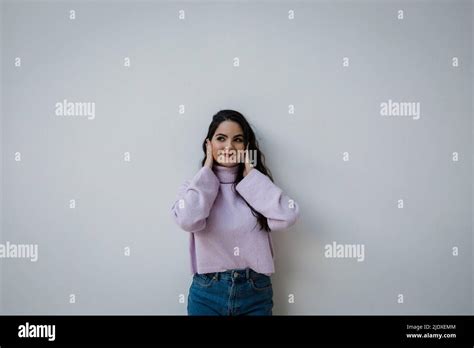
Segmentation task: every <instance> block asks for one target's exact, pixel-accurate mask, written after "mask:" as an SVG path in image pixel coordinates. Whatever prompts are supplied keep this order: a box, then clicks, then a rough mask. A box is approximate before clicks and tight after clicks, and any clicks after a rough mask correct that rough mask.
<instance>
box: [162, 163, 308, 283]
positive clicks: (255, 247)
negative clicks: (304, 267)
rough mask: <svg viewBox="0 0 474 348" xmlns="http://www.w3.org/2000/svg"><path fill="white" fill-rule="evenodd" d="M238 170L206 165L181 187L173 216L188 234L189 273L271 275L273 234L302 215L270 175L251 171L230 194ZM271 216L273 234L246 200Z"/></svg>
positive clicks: (272, 266)
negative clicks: (249, 271)
mask: <svg viewBox="0 0 474 348" xmlns="http://www.w3.org/2000/svg"><path fill="white" fill-rule="evenodd" d="M237 170H238V166H235V167H223V166H220V165H217V164H214V165H213V168H212V170H211V169H210V168H209V167H207V166H203V167H202V168H201V169H200V170H199V171H198V172H197V173H196V175H195V176H194V177H193V178H192V179H191V180H186V181H185V182H184V183H183V184H182V185H181V187H180V188H179V191H178V195H177V197H176V201H175V203H174V204H173V206H172V207H171V213H172V216H173V218H174V220H175V221H176V223H177V224H178V225H179V226H180V227H181V228H182V229H183V230H185V231H187V232H190V233H189V252H190V259H191V273H192V274H194V273H211V272H222V271H226V270H229V269H241V268H246V267H250V268H252V269H253V270H254V271H256V272H259V273H263V274H266V275H271V274H272V273H274V272H275V266H274V262H273V257H274V253H273V242H272V236H271V234H272V232H274V231H276V230H282V229H285V228H287V227H289V226H291V225H293V224H294V223H295V221H296V220H297V218H298V217H299V206H298V204H297V203H296V202H294V201H293V200H291V198H289V197H288V196H286V195H285V194H284V193H283V192H282V190H281V189H280V188H279V187H278V186H276V185H275V184H274V183H273V182H272V181H271V180H270V178H269V177H267V176H266V175H264V174H263V173H262V172H260V171H259V170H257V169H256V168H253V169H252V170H250V172H249V173H248V174H247V176H245V177H244V178H243V179H242V180H241V181H240V182H239V183H238V184H237V185H236V187H235V189H236V190H237V192H238V193H239V194H240V195H241V196H242V197H243V198H242V197H241V196H239V195H238V194H237V193H236V192H235V191H234V190H232V183H233V182H234V180H235V177H236V176H237ZM244 199H245V201H247V203H248V204H249V205H250V206H251V207H252V208H254V209H255V210H256V211H258V212H259V213H261V214H262V215H263V216H265V217H266V218H267V221H268V226H269V227H270V229H271V230H272V232H267V231H265V230H260V225H259V224H258V222H257V218H256V217H255V216H253V214H252V211H251V210H250V208H249V207H248V206H247V204H246V203H245V201H244Z"/></svg>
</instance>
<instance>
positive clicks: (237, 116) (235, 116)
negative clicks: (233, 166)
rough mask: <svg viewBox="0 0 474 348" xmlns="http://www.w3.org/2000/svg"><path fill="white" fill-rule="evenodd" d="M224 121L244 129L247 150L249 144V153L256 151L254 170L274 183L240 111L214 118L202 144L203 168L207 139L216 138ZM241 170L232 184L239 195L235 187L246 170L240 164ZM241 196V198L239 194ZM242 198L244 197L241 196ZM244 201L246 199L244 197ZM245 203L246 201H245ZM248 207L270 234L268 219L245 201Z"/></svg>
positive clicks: (231, 111) (230, 111) (225, 113)
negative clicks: (215, 134) (235, 123)
mask: <svg viewBox="0 0 474 348" xmlns="http://www.w3.org/2000/svg"><path fill="white" fill-rule="evenodd" d="M224 121H234V122H237V123H238V124H239V125H240V127H242V131H243V132H244V134H243V136H244V144H245V148H247V144H248V145H249V148H248V149H249V151H254V152H255V153H256V156H255V160H256V162H257V163H256V164H255V163H254V168H256V169H258V170H259V171H260V172H261V173H262V174H264V175H266V176H268V177H269V178H270V180H271V181H272V182H273V177H272V175H271V172H270V170H269V169H268V168H267V167H266V166H265V155H264V154H263V153H262V151H260V149H259V146H258V141H257V139H256V138H255V133H254V132H253V130H252V127H251V126H250V124H249V123H248V122H247V120H246V119H245V117H244V116H243V115H242V114H241V113H240V112H238V111H235V110H220V111H219V112H218V113H217V114H215V115H214V116H213V117H212V122H211V124H210V125H209V130H208V132H207V135H206V138H205V139H204V141H203V143H202V151H203V152H204V158H203V160H202V163H201V166H204V163H205V162H206V153H207V152H206V139H209V140H211V139H212V137H213V136H214V133H215V132H216V129H217V127H219V124H221V122H224ZM238 166H239V168H238V171H237V176H236V178H235V181H234V183H233V184H232V188H233V190H234V191H235V192H236V193H237V194H239V193H238V192H237V191H236V190H235V186H236V185H237V184H238V183H239V182H240V181H241V180H242V179H243V178H244V169H245V164H244V163H239V164H238ZM239 196H241V195H240V194H239ZM241 197H242V196H241ZM242 199H244V198H243V197H242ZM244 201H245V199H244ZM245 203H247V205H248V206H249V208H250V210H251V211H252V214H253V216H255V217H256V218H257V223H258V224H260V229H264V230H265V231H267V232H270V231H271V230H270V227H269V226H268V222H267V218H266V217H265V216H263V215H262V214H260V213H259V212H258V211H256V210H255V209H254V208H252V207H251V206H250V205H249V204H248V202H247V201H245Z"/></svg>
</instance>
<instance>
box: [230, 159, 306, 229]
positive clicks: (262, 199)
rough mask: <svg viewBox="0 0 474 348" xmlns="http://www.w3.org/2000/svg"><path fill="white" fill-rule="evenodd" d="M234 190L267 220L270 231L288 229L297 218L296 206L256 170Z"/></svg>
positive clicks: (298, 211) (297, 208) (298, 212)
mask: <svg viewBox="0 0 474 348" xmlns="http://www.w3.org/2000/svg"><path fill="white" fill-rule="evenodd" d="M235 188H236V190H237V191H238V192H239V193H240V195H241V196H242V197H243V198H244V199H245V200H246V201H247V203H248V204H249V205H250V206H251V207H252V208H254V209H255V210H256V211H258V212H259V213H260V214H262V215H263V216H265V217H266V218H267V221H268V227H270V229H271V230H272V231H275V230H283V229H285V228H288V227H290V226H291V225H293V224H294V223H295V222H296V220H297V219H298V217H299V214H300V209H299V206H298V204H297V203H296V202H295V201H294V200H292V199H291V198H290V197H288V196H287V195H285V194H284V193H283V191H282V190H281V189H280V188H279V187H278V186H276V185H275V184H274V183H273V182H272V181H271V180H270V178H269V177H268V176H266V175H265V174H263V173H262V172H260V171H259V170H258V169H256V168H253V169H252V170H251V171H250V172H249V173H248V174H247V176H245V177H244V178H243V179H242V180H241V181H240V182H239V183H238V184H237V186H236V187H235Z"/></svg>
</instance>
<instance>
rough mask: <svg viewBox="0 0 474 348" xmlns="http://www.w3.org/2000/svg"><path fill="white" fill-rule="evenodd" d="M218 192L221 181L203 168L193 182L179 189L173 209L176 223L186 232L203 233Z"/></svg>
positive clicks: (210, 171)
mask: <svg viewBox="0 0 474 348" xmlns="http://www.w3.org/2000/svg"><path fill="white" fill-rule="evenodd" d="M218 192H219V179H218V178H217V177H216V175H215V174H214V172H213V171H212V169H210V168H209V167H207V166H203V167H202V168H201V169H199V171H198V172H197V173H196V175H195V176H194V177H193V178H192V179H191V180H186V181H185V182H184V183H183V184H182V185H181V186H180V187H179V189H178V194H177V196H176V201H175V202H174V204H173V206H172V207H171V214H172V216H173V218H174V220H175V222H176V223H177V224H178V225H179V226H180V227H181V228H182V229H183V230H185V231H188V232H199V231H202V230H203V229H204V228H205V227H206V219H207V217H208V216H209V213H210V212H211V208H212V205H213V204H214V201H215V199H216V197H217V193H218Z"/></svg>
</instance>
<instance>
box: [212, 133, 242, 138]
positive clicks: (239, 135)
mask: <svg viewBox="0 0 474 348" xmlns="http://www.w3.org/2000/svg"><path fill="white" fill-rule="evenodd" d="M218 135H223V136H225V137H227V135H225V134H222V133H219V134H216V137H217V136H218ZM237 137H243V135H242V134H237V135H235V136H234V138H237Z"/></svg>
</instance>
